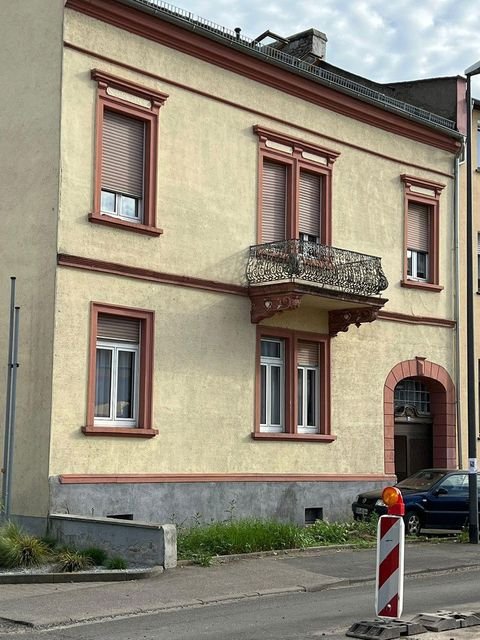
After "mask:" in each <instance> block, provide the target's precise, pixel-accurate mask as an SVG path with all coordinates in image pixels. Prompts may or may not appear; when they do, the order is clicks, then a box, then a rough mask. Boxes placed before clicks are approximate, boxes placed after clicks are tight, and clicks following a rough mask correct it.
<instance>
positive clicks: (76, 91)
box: [59, 11, 454, 318]
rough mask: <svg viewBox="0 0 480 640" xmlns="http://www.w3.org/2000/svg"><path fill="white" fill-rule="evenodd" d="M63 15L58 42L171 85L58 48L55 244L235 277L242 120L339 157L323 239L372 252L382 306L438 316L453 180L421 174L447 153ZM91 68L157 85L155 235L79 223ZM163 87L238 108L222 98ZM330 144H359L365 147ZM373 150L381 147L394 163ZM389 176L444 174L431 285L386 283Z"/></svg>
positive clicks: (243, 179)
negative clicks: (379, 270)
mask: <svg viewBox="0 0 480 640" xmlns="http://www.w3.org/2000/svg"><path fill="white" fill-rule="evenodd" d="M66 15H67V23H66V41H68V42H72V43H73V44H78V45H80V46H82V47H84V48H86V49H88V50H91V51H92V52H98V53H100V54H103V55H106V56H108V57H109V58H111V59H112V58H113V59H118V60H119V61H125V62H128V64H129V65H131V66H133V67H138V68H145V70H146V71H148V72H149V73H152V74H156V75H158V76H160V77H163V78H166V79H170V80H171V81H172V82H168V81H157V80H155V79H153V78H151V77H147V76H144V75H142V74H141V73H135V72H132V71H130V70H127V69H125V68H122V67H120V66H117V65H115V64H109V63H106V62H104V61H102V60H98V59H95V56H86V55H83V54H81V53H79V52H77V51H73V50H71V49H67V50H66V52H65V64H64V77H65V87H64V108H63V116H62V121H63V124H64V127H63V130H64V135H63V138H62V140H63V142H62V158H63V163H62V175H63V186H64V188H63V189H62V217H61V221H60V228H59V250H60V251H62V252H66V253H73V254H80V255H84V254H85V253H87V254H88V255H89V256H91V257H93V258H100V259H105V255H108V256H109V259H110V260H112V261H114V262H123V263H126V264H128V265H132V266H141V267H147V268H149V269H155V270H158V271H167V272H171V273H182V274H188V275H191V276H197V277H201V278H207V279H212V280H219V281H223V282H234V283H237V282H243V281H244V270H245V260H246V249H247V247H248V246H249V245H251V244H255V242H256V211H257V163H258V158H257V153H258V139H257V136H256V135H255V134H254V133H253V131H252V127H253V125H255V124H262V125H264V126H266V127H270V128H273V129H277V130H281V131H283V132H285V133H287V134H291V135H294V136H297V137H300V138H304V139H308V140H310V141H312V142H314V143H316V144H320V145H324V146H326V147H328V148H331V149H333V150H335V151H337V152H339V153H340V154H341V155H340V157H339V158H338V159H337V161H336V162H335V165H334V171H333V208H332V227H333V234H332V244H333V245H334V246H338V247H342V248H345V249H351V250H354V251H360V252H363V253H369V254H373V255H381V256H382V257H383V265H384V270H385V272H386V274H387V276H388V278H389V280H390V284H391V286H390V288H389V290H388V292H387V294H386V295H387V297H388V298H389V299H390V303H389V309H390V310H395V311H402V312H407V313H409V312H414V313H417V314H419V315H431V316H439V317H449V318H451V317H452V313H453V307H452V303H451V295H450V293H451V287H452V280H451V274H452V229H453V220H452V207H453V197H454V196H453V180H452V179H450V178H448V177H446V176H441V175H440V176H439V175H438V174H437V173H435V172H434V171H432V170H433V169H436V170H437V171H440V172H443V173H446V174H448V175H452V174H453V159H452V155H451V154H449V153H447V152H443V151H441V150H439V149H436V148H432V147H429V146H427V145H424V144H421V143H416V142H414V141H412V140H409V139H407V138H403V137H400V136H397V137H395V138H394V137H393V136H392V134H391V133H389V132H387V131H384V130H381V129H376V128H374V127H372V126H370V125H367V124H364V123H360V122H358V121H356V120H353V119H350V118H348V117H345V116H342V115H339V114H337V113H333V112H330V111H328V110H326V109H322V108H320V107H317V106H314V105H311V104H310V103H307V102H302V101H300V100H298V99H297V98H295V97H293V96H290V95H286V94H284V93H282V92H280V91H277V90H273V89H271V88H269V87H267V86H265V85H262V84H260V83H256V82H253V81H251V80H249V79H247V78H243V77H241V76H238V75H235V74H233V73H231V72H228V71H226V70H223V69H221V68H219V67H216V66H213V65H210V64H207V63H205V62H203V61H201V60H196V59H194V58H192V57H190V56H187V55H186V54H182V53H180V52H178V51H174V50H172V49H168V48H167V47H164V46H160V45H158V44H156V43H153V42H151V41H149V40H146V39H142V38H140V37H138V36H135V35H133V34H129V33H125V32H120V31H119V30H118V29H116V28H114V27H111V26H109V25H106V24H103V23H99V22H95V21H92V20H91V19H89V18H87V17H86V16H83V15H80V14H76V13H75V12H71V11H67V14H66ZM92 25H93V27H94V28H92ZM127 51H128V60H127V59H126V52H127ZM94 67H98V68H101V69H102V70H105V71H107V72H110V73H112V74H115V75H118V76H121V77H124V78H126V79H130V80H133V81H135V82H137V83H139V84H143V85H146V86H150V87H152V88H154V89H157V90H160V91H163V92H165V93H168V94H169V98H168V99H167V101H166V103H165V105H164V106H163V107H162V108H161V110H160V142H159V157H158V167H159V170H158V208H157V212H158V213H157V224H158V225H159V226H160V227H162V228H163V229H164V235H163V236H162V237H160V238H153V239H152V238H149V237H144V236H140V235H138V234H128V241H125V242H123V241H122V238H124V237H125V234H122V233H119V231H118V230H115V229H110V228H101V229H100V228H98V226H96V225H93V224H90V223H89V222H88V220H87V214H88V212H89V211H91V208H92V202H93V167H94V148H93V143H94V128H93V123H94V108H95V92H96V83H95V82H94V81H92V80H91V79H90V70H91V69H92V68H94ZM173 83H180V84H182V85H186V86H187V87H189V88H191V89H192V90H197V91H203V92H206V93H208V94H214V95H215V96H217V97H219V98H222V99H225V100H229V101H232V102H234V103H238V104H239V105H240V106H242V107H244V108H235V107H231V106H227V105H225V104H223V103H221V102H218V101H215V100H213V99H211V98H209V97H208V96H204V95H199V94H198V93H195V91H188V90H185V89H183V88H179V87H177V86H175V85H174V84H173ZM254 110H257V111H261V112H264V113H268V114H271V115H272V116H275V117H276V118H282V119H283V120H285V121H288V122H291V123H292V125H293V124H295V123H298V124H299V125H301V126H302V125H303V126H305V125H306V126H308V128H309V129H311V130H314V131H318V135H312V134H308V133H305V132H303V131H301V130H299V129H296V128H295V127H294V126H285V125H281V124H279V123H278V122H275V121H274V120H270V119H269V118H268V117H264V116H259V115H257V114H255V113H253V111H254ZM330 136H331V137H334V138H337V139H338V141H333V140H331V139H329V137H330ZM393 140H394V143H393ZM341 141H346V142H348V143H350V144H352V145H360V146H364V147H365V149H366V150H367V151H371V152H372V153H368V152H364V151H362V150H359V149H356V148H353V147H352V146H347V145H345V144H342V142H341ZM375 154H386V155H388V156H389V157H392V158H393V159H394V161H391V160H386V159H385V158H384V157H380V156H379V155H375ZM227 159H228V160H227ZM408 163H413V164H415V165H416V167H413V166H410V165H409V164H408ZM417 167H424V169H419V168H417ZM402 173H408V174H412V175H416V176H419V177H421V178H426V179H430V180H435V181H437V182H441V183H444V184H446V188H445V189H444V190H443V192H442V196H441V213H440V218H441V221H440V236H441V237H440V257H441V265H440V279H441V284H442V285H444V286H445V292H443V293H440V294H438V295H435V294H434V295H432V294H431V293H427V294H424V293H422V292H418V291H415V292H412V291H409V290H405V289H401V288H400V285H399V282H400V279H401V274H402V269H403V246H402V242H401V238H402V237H403V220H404V202H403V184H402V182H401V180H400V175H401V174H402ZM186 185H187V186H188V188H186ZM352 193H353V194H355V197H354V198H352ZM420 309H421V310H420Z"/></svg>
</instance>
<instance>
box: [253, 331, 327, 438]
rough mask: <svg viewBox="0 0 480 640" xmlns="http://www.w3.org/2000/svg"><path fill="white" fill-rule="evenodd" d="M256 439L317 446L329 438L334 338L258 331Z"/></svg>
mask: <svg viewBox="0 0 480 640" xmlns="http://www.w3.org/2000/svg"><path fill="white" fill-rule="evenodd" d="M252 437H253V438H255V439H264V440H319V441H324V442H332V441H333V440H335V436H332V435H331V434H330V338H329V337H328V336H324V335H319V334H314V333H307V332H301V331H292V330H287V329H281V328H277V327H264V326H260V327H257V348H256V398H255V429H254V432H253V434H252Z"/></svg>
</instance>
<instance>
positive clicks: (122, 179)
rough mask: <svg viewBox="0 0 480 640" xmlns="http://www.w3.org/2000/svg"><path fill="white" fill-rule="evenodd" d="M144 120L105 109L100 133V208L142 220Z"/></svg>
mask: <svg viewBox="0 0 480 640" xmlns="http://www.w3.org/2000/svg"><path fill="white" fill-rule="evenodd" d="M144 170H145V123H144V122H143V121H142V120H137V119H136V118H131V117H128V116H125V115H123V114H120V113H117V112H115V111H110V110H107V109H106V110H105V112H104V117H103V132H102V175H101V186H102V189H101V211H102V213H106V214H108V215H113V216H118V217H119V218H124V219H126V220H129V221H131V222H142V219H143V192H144Z"/></svg>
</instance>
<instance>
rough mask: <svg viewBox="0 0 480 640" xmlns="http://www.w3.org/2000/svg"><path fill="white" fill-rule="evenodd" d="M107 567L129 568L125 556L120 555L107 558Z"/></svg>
mask: <svg viewBox="0 0 480 640" xmlns="http://www.w3.org/2000/svg"><path fill="white" fill-rule="evenodd" d="M105 566H106V567H107V569H113V570H115V569H117V570H118V569H126V568H127V566H128V565H127V561H126V560H124V559H123V558H120V557H119V556H114V557H113V558H109V559H108V560H107V563H106V565H105Z"/></svg>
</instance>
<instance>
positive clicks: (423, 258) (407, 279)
mask: <svg viewBox="0 0 480 640" xmlns="http://www.w3.org/2000/svg"><path fill="white" fill-rule="evenodd" d="M401 180H402V182H403V189H404V255H403V278H402V282H401V284H402V286H403V287H410V288H418V289H424V290H429V291H441V290H442V289H443V287H442V286H441V285H440V273H439V253H440V229H439V227H440V194H441V192H442V189H443V188H444V187H445V185H443V184H439V183H437V182H432V181H430V180H422V179H421V178H416V177H413V176H407V175H405V174H404V175H402V176H401Z"/></svg>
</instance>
